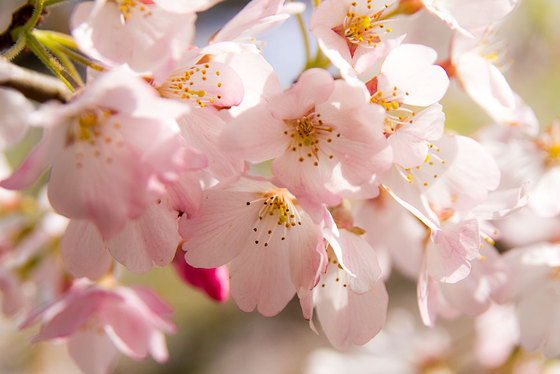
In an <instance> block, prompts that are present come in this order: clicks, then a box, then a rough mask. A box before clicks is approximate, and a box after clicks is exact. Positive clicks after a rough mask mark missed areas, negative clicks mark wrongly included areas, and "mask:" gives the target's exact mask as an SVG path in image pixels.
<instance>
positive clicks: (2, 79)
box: [0, 62, 72, 103]
mask: <svg viewBox="0 0 560 374" xmlns="http://www.w3.org/2000/svg"><path fill="white" fill-rule="evenodd" d="M0 64H1V65H3V66H2V69H1V70H0V86H2V87H10V88H13V89H16V90H18V91H19V92H21V93H22V94H23V95H24V96H25V97H27V98H28V99H31V100H35V101H38V102H41V103H42V102H45V101H47V100H53V99H54V100H58V101H61V102H67V101H68V100H69V99H70V97H71V96H72V93H71V92H70V90H68V88H66V86H65V85H64V83H62V82H61V81H59V80H58V79H56V78H54V77H51V76H49V75H46V74H42V73H38V72H36V71H33V70H29V69H25V68H21V67H19V66H16V65H13V64H7V63H6V64H4V63H2V62H0Z"/></svg>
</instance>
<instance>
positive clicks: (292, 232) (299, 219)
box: [179, 178, 326, 316]
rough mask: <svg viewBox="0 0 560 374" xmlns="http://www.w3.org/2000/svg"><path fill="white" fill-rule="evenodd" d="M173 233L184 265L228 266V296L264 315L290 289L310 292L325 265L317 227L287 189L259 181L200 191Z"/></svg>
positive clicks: (282, 301)
mask: <svg viewBox="0 0 560 374" xmlns="http://www.w3.org/2000/svg"><path fill="white" fill-rule="evenodd" d="M179 232H180V234H181V236H182V237H183V238H184V239H185V240H186V242H185V244H183V249H184V250H185V251H186V254H185V259H186V260H187V263H188V264H190V265H192V266H194V267H203V268H215V267H218V266H221V265H224V264H228V267H229V271H230V278H231V295H232V298H233V299H234V300H235V301H236V303H237V305H238V306H239V307H240V308H241V309H242V310H244V311H252V310H253V309H254V308H255V307H257V309H258V311H259V312H260V313H261V314H263V315H265V316H272V315H275V314H277V313H279V312H280V311H281V310H282V309H283V308H284V306H285V305H286V304H287V303H288V301H290V299H291V298H292V297H293V295H294V294H295V292H296V291H298V290H300V289H311V288H313V286H315V284H316V283H317V281H318V277H319V273H320V271H322V270H323V268H324V265H325V261H326V253H325V252H324V247H323V242H322V239H321V231H320V228H319V225H317V224H315V223H314V222H313V221H312V220H311V217H310V216H309V215H308V214H307V213H306V212H305V211H304V210H302V208H301V207H300V206H299V205H298V204H297V201H296V200H295V199H294V196H293V195H292V194H291V193H290V192H289V191H288V190H287V189H285V188H278V187H276V186H274V185H273V184H271V183H270V182H267V181H264V180H255V179H247V178H242V179H240V180H239V181H238V182H236V183H234V184H231V185H227V184H225V185H217V186H215V187H213V188H211V189H209V190H207V191H205V193H204V197H203V202H202V205H201V207H200V210H199V211H198V213H197V214H196V215H195V216H194V217H192V218H190V219H187V218H186V217H181V220H180V222H179ZM248 268H251V269H252V271H251V272H248V271H247V269H248Z"/></svg>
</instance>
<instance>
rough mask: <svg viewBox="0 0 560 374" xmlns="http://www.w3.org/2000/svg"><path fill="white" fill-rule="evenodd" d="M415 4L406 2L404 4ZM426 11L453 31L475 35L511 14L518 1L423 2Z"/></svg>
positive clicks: (430, 0)
mask: <svg viewBox="0 0 560 374" xmlns="http://www.w3.org/2000/svg"><path fill="white" fill-rule="evenodd" d="M407 1H408V2H414V1H409V0H404V2H407ZM421 2H422V3H423V5H424V7H426V9H427V10H428V11H429V12H431V13H433V14H435V15H436V16H437V17H439V18H441V20H443V21H444V22H445V23H446V24H447V25H448V26H449V27H450V28H451V29H454V30H457V31H459V32H461V33H463V34H464V35H467V36H470V37H472V36H473V33H476V32H477V31H479V30H481V29H484V28H486V27H488V26H490V25H491V24H493V23H495V22H497V21H500V20H501V19H502V18H504V17H505V16H506V15H507V14H508V13H510V12H511V11H512V10H513V9H514V8H515V6H516V4H517V3H518V0H493V1H485V0H471V1H462V0H421Z"/></svg>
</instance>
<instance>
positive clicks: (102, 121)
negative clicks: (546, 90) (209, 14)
mask: <svg viewBox="0 0 560 374" xmlns="http://www.w3.org/2000/svg"><path fill="white" fill-rule="evenodd" d="M57 2H58V1H49V0H37V1H28V2H25V1H7V2H6V3H5V5H2V6H3V7H4V6H5V7H8V8H10V7H11V8H10V9H8V11H7V12H4V11H3V12H2V17H3V18H4V16H5V15H7V14H12V13H13V14H14V16H13V17H12V19H6V20H4V19H3V18H2V19H1V20H0V21H2V23H0V28H4V32H7V31H6V30H8V31H11V34H10V35H15V36H14V45H13V46H11V47H10V48H9V49H8V50H7V51H5V53H4V55H5V56H6V57H7V58H10V57H13V56H12V55H17V53H18V52H19V51H18V48H19V50H22V49H23V47H24V46H28V47H29V49H30V50H31V51H32V52H33V53H35V54H36V55H37V56H38V57H39V58H40V59H41V60H42V61H43V62H45V64H46V65H47V67H49V68H50V69H51V70H52V71H53V72H54V73H55V75H56V76H57V77H58V78H60V80H62V81H63V83H64V84H65V85H66V86H67V87H68V89H69V90H70V91H72V92H71V93H69V95H68V97H69V99H68V100H67V101H60V100H59V101H56V100H51V101H48V102H45V103H37V102H31V101H30V100H29V99H28V98H26V97H25V96H23V95H22V94H21V93H20V92H17V91H16V90H14V89H8V88H2V89H0V106H1V108H2V117H1V118H0V124H1V128H0V150H5V149H7V148H8V147H12V146H14V145H15V144H17V143H18V142H19V141H20V140H21V139H22V138H23V137H24V136H25V134H26V132H27V131H30V130H31V129H32V128H38V129H40V131H41V134H42V138H41V140H40V141H39V142H38V143H37V144H36V145H35V147H34V148H33V149H32V150H31V151H30V152H29V154H28V155H27V156H26V158H25V160H24V161H23V162H22V163H21V164H20V165H18V166H17V167H16V168H15V169H14V170H13V171H9V170H5V172H3V175H2V179H1V181H0V187H2V189H0V192H1V195H0V199H1V200H2V207H1V209H0V222H1V224H2V227H3V230H2V233H1V234H0V294H1V295H2V297H1V301H2V303H1V306H2V312H3V313H4V314H5V315H8V316H11V315H12V316H13V315H16V314H18V313H19V314H21V315H26V318H25V320H24V321H23V322H22V323H21V325H20V326H21V328H26V327H28V326H30V325H32V324H35V323H38V322H40V324H41V330H40V332H39V333H38V335H37V336H36V337H35V339H34V340H35V341H44V340H61V339H62V340H64V341H66V342H67V345H68V350H69V353H70V355H71V357H72V359H73V360H74V361H75V362H76V364H77V365H78V366H79V367H80V369H81V370H83V371H84V372H85V373H106V372H110V371H111V370H112V369H113V368H114V365H115V362H116V361H115V359H116V357H117V356H118V352H121V353H123V354H125V355H128V356H130V357H132V358H135V359H142V358H145V357H147V356H148V355H151V356H152V357H153V358H154V359H155V360H156V361H159V362H163V361H165V360H166V359H167V357H168V353H167V348H166V344H165V337H164V333H172V332H174V331H175V326H174V325H173V323H172V322H171V320H170V319H169V318H170V315H171V314H172V310H171V307H170V306H168V305H167V304H166V303H165V302H163V301H162V300H161V299H160V297H159V296H157V294H155V293H154V292H153V291H151V290H149V289H147V288H143V287H138V286H126V285H121V284H119V282H118V274H119V269H120V268H121V267H125V268H127V269H128V270H129V271H131V272H133V273H146V272H148V271H149V270H150V269H151V268H152V267H154V266H160V267H161V266H168V265H171V264H173V266H174V267H175V269H176V270H177V273H178V275H179V276H180V277H181V278H182V279H183V280H184V281H185V282H187V283H189V284H191V285H193V286H195V287H198V288H200V289H202V290H203V291H205V292H206V293H207V294H208V295H209V296H210V297H212V298H214V299H215V300H218V301H224V300H225V299H227V297H228V295H229V293H230V292H231V296H232V298H233V300H234V301H235V303H236V304H237V305H238V307H239V308H240V309H241V310H243V311H246V312H249V311H253V310H255V309H256V310H257V311H258V312H259V313H261V314H262V315H264V316H274V315H277V314H278V313H280V312H281V311H282V310H283V309H284V308H285V306H286V305H287V304H288V303H289V302H290V301H291V300H292V299H293V298H294V297H297V299H298V300H299V303H300V305H301V310H302V316H303V318H304V319H306V320H308V321H309V324H310V326H311V328H312V329H314V330H316V328H315V324H314V322H313V321H314V320H315V321H318V322H319V324H320V327H321V330H322V331H323V333H324V335H325V336H326V337H327V339H328V340H329V342H330V343H331V344H332V345H333V346H334V347H335V348H337V349H340V350H346V349H348V348H350V347H351V346H352V345H363V344H365V343H367V342H369V341H370V340H371V339H373V338H374V337H375V336H376V335H377V334H378V333H379V332H380V331H381V329H382V328H383V326H384V324H385V320H386V315H387V306H388V300H389V297H390V295H388V293H387V290H386V287H385V282H386V281H387V280H388V278H389V276H390V274H391V271H392V270H394V269H396V270H398V271H399V272H401V273H403V274H404V275H405V276H407V277H409V278H411V279H413V280H415V281H416V282H417V296H418V307H419V314H420V316H421V318H422V321H423V322H424V324H425V325H427V326H433V325H434V324H435V323H436V320H437V318H438V317H443V318H452V317H454V316H458V315H463V314H464V315H468V316H471V317H476V316H479V315H482V314H483V313H485V312H486V311H487V310H489V309H491V308H496V307H497V305H511V306H512V309H511V310H512V311H515V318H516V321H517V323H518V326H519V334H518V335H517V336H514V337H512V340H511V341H508V342H503V344H510V345H511V347H513V346H515V345H516V344H520V345H521V346H522V347H523V348H524V349H527V350H536V349H542V350H543V352H544V353H545V354H546V355H548V356H557V355H560V340H559V339H558V336H560V324H559V323H558V317H557V315H558V313H556V312H557V310H558V308H560V271H559V269H560V247H559V246H558V245H557V244H555V242H557V241H558V240H559V239H560V237H559V234H558V233H559V232H560V231H558V229H557V227H558V224H559V222H560V221H559V217H560V192H559V191H560V188H559V187H560V122H558V121H557V122H555V123H553V124H552V125H551V126H550V127H548V128H546V129H545V130H544V131H542V132H541V131H540V125H539V123H538V121H537V118H536V116H535V114H534V112H533V110H532V109H531V108H530V107H529V106H528V105H527V104H526V103H525V102H524V101H523V99H522V98H521V97H520V96H519V95H518V94H517V93H516V92H514V91H513V89H512V88H511V87H510V85H509V84H508V82H507V80H506V78H505V76H504V75H503V73H502V72H501V70H500V66H499V62H498V61H499V59H498V54H497V51H492V50H491V44H490V43H489V39H490V38H492V37H493V36H494V35H493V32H494V30H495V29H496V28H497V27H498V26H499V22H501V21H502V20H503V19H505V18H506V17H507V16H508V15H509V14H510V13H511V12H512V11H513V10H514V8H515V7H516V6H517V2H518V1H517V0H495V1H484V0H472V1H468V2H467V1H463V0H447V1H436V0H433V1H432V0H387V1H378V0H322V1H315V3H314V4H310V3H296V2H285V1H284V0H251V1H250V2H249V3H248V4H247V5H246V6H245V7H244V8H243V9H242V10H241V11H240V12H239V13H237V14H236V15H235V16H234V17H233V18H232V19H231V20H229V22H227V23H226V24H225V25H224V26H223V27H222V28H221V29H220V30H218V31H216V33H214V35H213V36H212V38H211V39H210V40H209V41H208V43H207V44H206V45H203V46H195V45H193V38H194V34H195V31H196V27H195V20H196V18H197V12H202V11H205V10H206V9H208V8H210V7H212V6H214V5H215V3H216V1H215V0H214V1H213V0H196V1H193V0H190V1H187V0H184V1H181V0H96V1H84V2H80V3H78V4H76V5H75V8H74V10H73V13H72V15H71V18H70V20H69V25H70V28H71V34H72V35H71V36H69V35H63V34H60V33H57V32H50V31H46V30H41V29H36V28H35V26H36V23H37V19H36V18H37V17H34V15H35V14H36V13H39V14H41V12H42V11H43V8H48V7H49V6H50V5H51V3H52V4H54V3H57ZM22 5H24V6H27V7H29V6H32V7H33V9H34V13H33V15H32V16H31V17H30V18H29V20H27V22H26V23H24V24H23V25H20V24H14V22H15V21H16V20H18V19H19V18H20V17H16V15H17V14H18V12H19V10H18V9H21V6H22ZM306 8H307V9H306ZM419 12H426V13H429V15H430V17H433V18H434V19H439V21H440V22H443V23H444V24H445V25H447V26H448V27H449V29H450V30H451V31H450V32H452V33H453V39H452V43H451V45H450V47H449V51H448V53H447V55H443V56H438V54H437V52H436V51H435V50H434V49H432V48H431V47H429V46H427V45H425V44H418V43H409V42H407V38H408V35H407V34H406V33H405V32H404V31H401V30H404V29H405V26H407V25H408V24H409V23H410V22H411V20H413V19H414V17H415V16H416V15H417V13H419ZM304 15H310V19H309V22H308V25H307V26H308V28H309V30H310V32H311V34H312V35H313V37H314V38H315V40H316V42H317V45H318V49H317V56H316V57H315V58H314V59H312V58H309V59H308V61H307V65H306V68H305V69H304V70H303V71H302V73H301V74H300V75H299V76H298V77H297V79H296V80H295V82H294V83H293V84H292V85H291V86H290V87H287V88H284V87H282V86H281V84H280V80H279V77H278V75H277V73H276V72H275V70H274V69H273V67H272V66H271V65H270V64H269V62H268V61H267V60H266V59H265V58H264V57H263V55H262V51H261V49H262V43H261V42H259V35H261V34H262V33H263V32H264V31H267V30H269V29H272V28H274V27H275V26H277V25H279V24H280V23H282V22H284V21H285V20H287V19H288V18H290V17H296V18H298V19H299V20H301V21H302V23H303V19H304ZM33 22H35V23H33ZM18 31H19V33H18ZM304 32H305V33H306V31H305V30H304ZM305 35H307V34H305ZM306 37H307V36H306ZM22 43H23V44H22ZM53 61H54V62H53ZM75 61H78V62H80V63H83V64H85V65H86V66H87V77H86V79H84V78H83V77H82V76H80V75H79V74H77V72H76V69H75V67H74V62H75ZM13 69H16V67H15V66H14V65H13V64H12V63H10V62H8V61H7V59H4V60H2V61H0V77H2V76H10V74H12V73H11V72H12V70H13ZM451 80H456V81H457V82H458V83H459V84H460V87H461V88H462V89H463V90H464V92H465V93H466V94H467V95H468V96H469V97H470V98H471V99H472V100H473V102H474V103H476V104H478V105H479V106H480V107H481V108H482V109H483V110H484V111H486V112H487V113H488V115H489V116H490V117H491V118H492V120H493V121H494V123H493V124H492V125H491V126H488V127H486V128H483V129H481V130H480V131H479V132H478V133H477V134H475V135H474V136H473V137H469V136H464V135H459V134H456V133H454V132H452V131H451V130H449V129H448V128H446V126H445V113H444V108H443V106H442V105H441V104H440V100H441V99H442V98H443V97H444V96H445V95H446V92H447V89H448V87H449V84H450V81H451ZM512 165H515V167H512ZM45 173H47V174H48V178H46V179H47V180H46V182H45V179H41V176H42V175H43V174H45ZM40 180H43V182H42V183H44V184H45V187H46V188H45V190H44V191H43V190H42V192H39V193H38V195H36V196H33V195H32V194H29V193H22V192H19V191H18V190H23V189H26V188H28V187H31V186H33V185H36V182H37V181H40ZM26 191H28V190H26ZM43 193H44V194H45V195H46V197H43ZM528 228H529V229H528ZM496 243H497V244H496ZM59 259H60V260H61V261H59ZM31 284H32V285H34V286H33V287H32V288H30V287H29V285H31ZM316 331H317V330H316ZM506 358H507V357H504V360H505V359H506Z"/></svg>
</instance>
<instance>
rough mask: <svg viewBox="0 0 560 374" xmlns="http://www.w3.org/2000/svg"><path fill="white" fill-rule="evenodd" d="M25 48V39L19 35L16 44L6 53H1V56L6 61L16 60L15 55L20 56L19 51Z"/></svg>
mask: <svg viewBox="0 0 560 374" xmlns="http://www.w3.org/2000/svg"><path fill="white" fill-rule="evenodd" d="M24 48H25V37H24V36H23V35H22V34H20V35H19V36H18V38H17V40H16V43H15V44H14V45H13V46H11V47H10V48H9V49H8V50H7V51H6V52H4V53H2V56H4V58H6V59H7V60H8V61H12V60H13V59H14V58H16V56H17V55H19V54H20V52H21V51H23V49H24Z"/></svg>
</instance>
